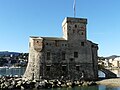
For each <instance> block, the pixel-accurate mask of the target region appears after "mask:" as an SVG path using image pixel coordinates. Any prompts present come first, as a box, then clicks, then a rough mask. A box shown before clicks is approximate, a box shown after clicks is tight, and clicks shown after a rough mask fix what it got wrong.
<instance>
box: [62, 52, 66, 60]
mask: <svg viewBox="0 0 120 90" xmlns="http://www.w3.org/2000/svg"><path fill="white" fill-rule="evenodd" d="M65 55H66V54H65V52H62V60H65Z"/></svg>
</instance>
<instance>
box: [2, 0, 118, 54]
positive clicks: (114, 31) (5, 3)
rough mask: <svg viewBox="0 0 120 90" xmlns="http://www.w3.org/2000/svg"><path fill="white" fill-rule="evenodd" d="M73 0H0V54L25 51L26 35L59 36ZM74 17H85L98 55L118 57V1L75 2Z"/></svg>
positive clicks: (26, 45)
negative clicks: (97, 47) (1, 52)
mask: <svg viewBox="0 0 120 90" xmlns="http://www.w3.org/2000/svg"><path fill="white" fill-rule="evenodd" d="M73 1H74V0H0V51H16V52H28V49H29V47H28V42H29V36H52V37H53V36H54V37H61V36H62V27H61V24H62V21H63V19H64V18H65V17H73ZM76 17H80V18H87V19H88V24H87V39H88V40H91V41H93V42H95V43H97V44H98V45H99V51H98V55H99V56H109V55H120V48H119V47H120V39H119V38H120V0H76Z"/></svg>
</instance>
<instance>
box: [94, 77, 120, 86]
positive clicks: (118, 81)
mask: <svg viewBox="0 0 120 90" xmlns="http://www.w3.org/2000/svg"><path fill="white" fill-rule="evenodd" d="M96 83H97V84H101V85H106V86H112V87H120V78H112V79H104V80H101V81H97V82H96Z"/></svg>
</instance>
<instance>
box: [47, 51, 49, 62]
mask: <svg viewBox="0 0 120 90" xmlns="http://www.w3.org/2000/svg"><path fill="white" fill-rule="evenodd" d="M47 60H50V52H47Z"/></svg>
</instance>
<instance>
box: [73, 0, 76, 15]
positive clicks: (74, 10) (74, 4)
mask: <svg viewBox="0 0 120 90" xmlns="http://www.w3.org/2000/svg"><path fill="white" fill-rule="evenodd" d="M73 13H74V17H75V16H76V0H74V2H73Z"/></svg>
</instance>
